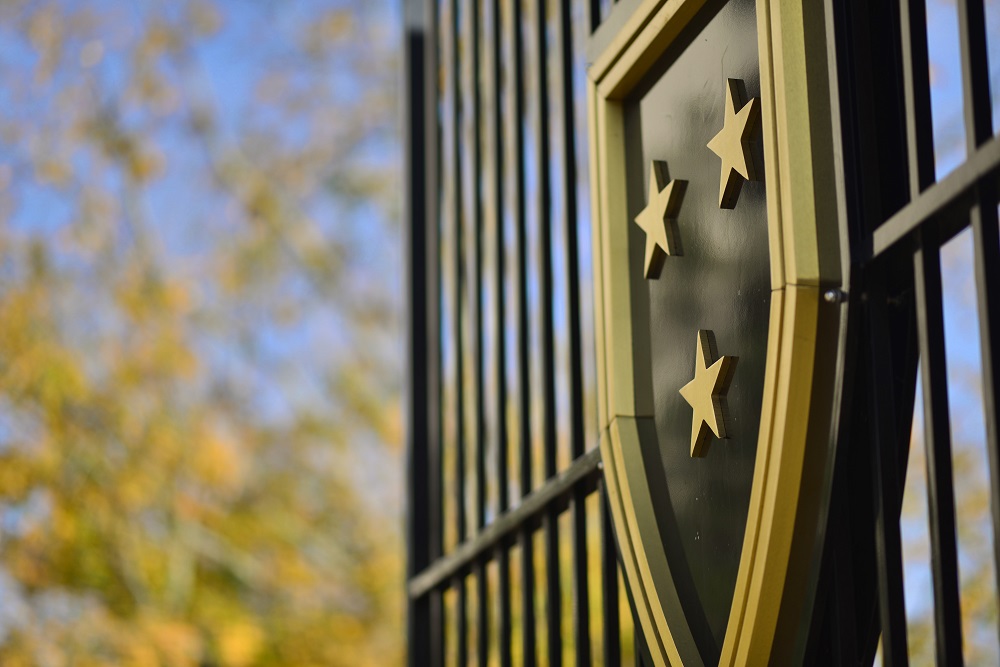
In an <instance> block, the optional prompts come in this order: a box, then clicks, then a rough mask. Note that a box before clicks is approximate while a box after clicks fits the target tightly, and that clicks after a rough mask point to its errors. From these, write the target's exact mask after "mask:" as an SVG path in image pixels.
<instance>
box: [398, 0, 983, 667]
mask: <svg viewBox="0 0 1000 667" xmlns="http://www.w3.org/2000/svg"><path fill="white" fill-rule="evenodd" d="M635 4H636V3H635V2H634V1H633V0H622V1H621V2H620V3H611V2H598V1H597V0H592V1H590V2H586V3H572V2H571V1H570V0H559V1H558V2H556V1H546V0H537V1H532V2H530V3H524V2H517V1H515V2H509V1H506V0H410V1H408V2H407V3H406V5H405V7H406V12H407V37H406V39H407V42H406V49H407V51H406V58H407V64H406V80H405V83H406V86H407V115H406V122H407V149H408V173H407V179H408V180H407V187H408V192H407V201H408V203H409V206H408V212H409V215H410V220H409V221H408V225H407V229H408V230H409V234H410V238H409V259H410V266H409V269H408V276H409V279H410V282H409V286H408V289H409V292H408V296H407V298H408V305H409V308H410V325H411V336H410V339H409V343H410V350H409V358H410V368H409V378H410V392H409V399H408V400H409V405H408V410H409V418H410V431H409V434H410V441H409V443H408V452H409V461H408V466H409V468H408V479H409V491H408V512H409V519H408V530H409V535H408V550H409V553H408V557H409V560H408V562H409V569H408V595H409V621H408V623H409V625H408V632H409V649H410V650H409V661H410V664H413V665H438V664H455V663H457V664H466V663H467V662H468V661H470V659H472V658H475V659H476V660H477V662H478V664H482V665H485V664H499V665H509V664H512V663H516V664H524V665H532V664H537V663H541V664H552V665H555V664H564V662H571V661H572V662H573V663H574V664H578V665H585V664H592V663H594V662H597V663H601V664H606V665H617V664H620V662H622V660H623V659H624V660H625V661H629V660H634V659H635V657H634V656H638V655H641V654H642V647H641V642H639V643H637V644H635V645H633V644H632V643H631V642H632V641H633V630H632V627H633V624H632V619H631V615H630V613H629V611H628V606H627V601H626V600H627V598H626V593H625V589H624V588H623V587H622V584H621V580H620V574H619V573H618V569H617V565H616V554H615V546H614V537H613V534H612V530H611V526H610V523H609V521H610V519H609V516H608V511H607V508H606V505H605V504H604V502H603V500H602V495H603V492H602V490H601V479H600V461H599V454H598V452H597V449H596V445H597V440H596V438H597V435H596V432H595V429H594V422H595V418H594V414H593V408H592V396H591V394H592V391H593V363H594V362H593V353H592V340H591V339H590V338H589V336H590V332H591V331H592V322H591V320H590V314H589V310H588V308H589V304H590V300H591V294H590V282H589V260H590V252H589V228H590V219H589V211H588V210H587V202H588V198H587V193H586V183H585V182H584V179H585V177H586V174H587V166H586V156H587V150H586V145H585V141H586V131H585V128H586V124H585V123H586V119H585V118H584V117H583V116H581V113H582V111H581V110H582V109H583V108H584V104H583V103H582V99H581V96H582V93H583V91H582V90H581V86H582V83H583V72H584V68H585V63H586V51H587V48H588V43H590V44H593V43H599V42H600V41H601V40H602V33H607V34H611V33H612V32H613V30H614V25H615V24H616V21H618V20H620V19H619V18H618V16H625V15H627V12H628V11H630V7H631V6H633V5H635ZM815 4H816V8H817V9H818V8H819V7H820V4H821V3H815ZM957 9H958V17H959V28H960V33H961V34H960V39H959V47H960V51H961V53H960V56H961V71H962V90H963V101H962V105H963V109H964V128H965V133H966V137H965V143H966V148H967V157H966V160H965V161H964V162H963V163H962V164H961V165H959V166H958V167H957V168H955V169H954V170H953V171H951V172H950V173H949V174H948V175H947V176H946V177H945V178H943V179H942V180H941V181H939V182H935V169H934V130H933V123H932V117H931V97H930V79H929V76H930V75H929V65H928V46H927V24H926V15H925V4H924V2H922V0H898V1H897V0H892V1H880V2H871V1H870V0H843V1H838V2H834V1H832V0H827V1H826V2H824V3H822V11H823V12H824V20H825V21H826V23H827V29H828V31H830V34H831V37H832V39H831V40H829V41H830V44H831V45H832V47H831V51H830V54H829V56H830V57H829V63H828V64H829V80H830V83H831V87H832V88H831V89H832V90H834V91H835V95H834V101H835V104H834V108H833V109H831V113H832V114H833V119H834V124H833V127H834V132H835V133H836V136H837V141H838V143H839V145H840V146H841V149H842V150H841V153H840V155H839V158H838V159H839V164H838V167H839V169H838V171H839V174H838V181H837V182H836V183H833V184H831V187H836V188H838V197H839V199H840V200H841V203H842V206H841V207H840V209H841V211H842V219H841V227H842V235H843V239H844V243H843V246H844V247H849V248H850V267H849V269H850V270H849V272H848V273H849V275H850V279H849V282H848V289H847V294H846V295H844V298H845V304H844V307H845V308H847V309H848V313H849V316H848V318H846V321H847V322H848V324H847V326H848V327H849V329H848V333H849V336H848V340H849V341H850V343H849V345H848V348H847V350H846V352H845V353H846V355H847V360H846V363H845V368H847V369H848V372H847V373H846V374H845V376H844V377H843V378H842V379H841V385H842V392H841V394H842V396H841V398H842V400H840V404H841V406H842V408H841V415H840V435H839V440H838V444H837V447H836V460H835V465H834V468H833V493H832V496H831V501H830V502H831V504H830V510H829V521H828V526H827V530H826V535H827V537H826V542H825V545H826V546H825V552H824V561H823V565H822V568H821V571H820V577H819V582H818V584H817V586H818V592H817V595H816V598H815V599H816V606H815V610H814V612H813V614H812V621H811V628H812V629H811V632H810V633H809V634H808V642H807V643H808V646H809V648H808V650H807V653H806V655H807V656H809V657H808V660H809V664H855V663H859V662H860V663H865V662H867V663H869V664H870V662H871V660H872V659H873V658H874V656H875V654H876V650H877V646H878V645H879V643H880V642H881V647H882V657H883V660H884V662H885V664H891V665H903V664H907V660H908V657H907V655H908V654H907V636H906V635H907V619H906V608H905V605H904V599H903V554H902V548H901V537H900V512H901V501H902V497H903V490H904V489H903V480H904V476H905V473H906V467H907V461H908V455H909V445H910V437H911V426H912V415H913V408H914V401H915V396H916V387H917V383H918V381H919V382H920V383H921V386H922V396H923V417H924V420H925V424H924V439H925V447H926V451H927V456H926V476H927V495H928V516H929V524H928V531H929V539H930V545H931V570H932V581H933V615H934V628H935V630H934V644H935V650H936V653H937V661H938V663H939V664H942V665H945V664H946V665H957V664H961V662H962V631H963V628H962V615H961V613H960V610H959V602H960V597H959V596H960V585H959V584H960V581H959V571H958V568H959V559H958V551H957V546H956V509H955V484H956V480H955V479H954V473H953V470H952V451H951V450H952V446H951V444H952V443H951V429H950V424H949V418H950V415H949V406H948V393H949V385H948V382H947V378H946V355H945V343H944V317H943V300H942V271H941V261H940V248H941V247H942V245H943V244H945V243H946V242H947V241H948V240H949V239H951V238H953V237H954V236H955V235H956V234H958V233H960V232H962V231H963V230H966V229H969V228H971V233H972V235H973V249H974V250H973V253H974V254H973V256H974V276H975V288H976V299H977V304H978V321H979V339H980V353H981V358H982V396H983V402H984V406H983V411H984V415H985V421H986V439H987V442H986V450H987V452H988V454H989V459H988V461H989V480H990V486H989V493H990V507H991V518H992V531H993V540H994V547H993V560H994V566H995V569H996V566H997V565H998V564H1000V455H998V452H1000V449H998V434H997V413H998V410H997V395H998V387H997V383H998V381H1000V360H998V352H997V351H998V346H997V338H998V336H1000V303H998V300H1000V241H998V231H997V205H998V189H997V188H998V180H1000V178H998V177H1000V139H998V138H996V137H995V136H994V129H993V127H992V125H991V118H992V107H991V97H990V82H989V62H988V55H987V29H986V19H985V11H984V5H983V1H982V0H958V2H957ZM602 21H604V23H605V25H604V26H601V23H602ZM592 48H593V47H592ZM831 298H838V297H837V296H836V295H832V296H831ZM918 372H919V378H918ZM959 481H960V480H959ZM995 576H996V577H1000V572H997V573H995ZM636 634H637V633H636Z"/></svg>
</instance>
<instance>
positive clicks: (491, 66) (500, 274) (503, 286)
mask: <svg viewBox="0 0 1000 667" xmlns="http://www.w3.org/2000/svg"><path fill="white" fill-rule="evenodd" d="M489 6H490V20H489V22H488V24H489V37H488V38H487V43H488V48H487V55H488V58H487V60H488V63H487V66H486V68H485V69H484V70H483V72H484V81H485V87H486V89H487V90H488V91H490V102H491V110H490V113H489V114H487V133H488V135H489V136H490V138H491V149H492V150H491V151H490V156H491V157H492V176H493V184H492V188H491V189H490V205H489V210H490V211H492V215H493V225H494V228H493V232H494V234H493V244H494V247H493V270H494V273H493V283H494V287H493V290H494V291H493V301H494V311H493V312H494V320H495V322H494V328H493V350H494V356H493V363H494V374H493V378H494V386H493V393H494V396H493V398H494V403H493V443H494V452H495V454H496V462H495V465H496V485H497V494H496V496H497V512H498V513H503V512H506V511H507V509H509V506H510V478H509V468H508V438H507V281H506V275H507V274H506V267H507V256H506V254H507V239H506V234H505V222H506V220H505V218H506V214H505V212H506V210H507V209H506V200H505V197H504V194H505V187H504V124H503V122H502V119H503V118H504V109H503V103H504V97H503V95H502V93H501V82H502V80H503V78H502V77H503V68H502V63H503V44H502V30H501V24H502V17H501V13H500V12H501V9H500V0H492V2H491V3H490V4H489ZM496 558H497V598H498V609H497V648H498V649H499V658H500V667H510V665H511V661H512V646H511V644H512V632H511V590H510V552H509V551H508V547H507V546H506V545H504V544H500V545H499V547H498V548H497V556H496Z"/></svg>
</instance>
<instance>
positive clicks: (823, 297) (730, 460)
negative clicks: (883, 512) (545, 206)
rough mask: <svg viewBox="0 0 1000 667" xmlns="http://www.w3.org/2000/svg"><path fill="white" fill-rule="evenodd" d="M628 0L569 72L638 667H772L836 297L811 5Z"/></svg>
mask: <svg viewBox="0 0 1000 667" xmlns="http://www.w3.org/2000/svg"><path fill="white" fill-rule="evenodd" d="M810 4H811V3H808V2H801V1H799V2H790V1H785V0H759V1H758V2H754V1H753V0H729V2H705V1H704V0H667V1H666V2H663V1H653V0H649V1H647V2H644V3H642V4H641V5H640V7H639V9H637V10H636V11H635V12H634V13H633V14H632V15H631V16H630V18H629V19H628V21H627V22H626V24H625V25H624V26H622V27H621V28H620V29H619V30H618V32H617V33H616V34H615V35H614V37H613V38H612V39H611V40H610V42H609V43H607V45H606V46H605V48H603V49H602V50H601V52H600V54H599V55H598V56H597V57H596V59H595V60H594V62H593V64H592V65H591V67H590V69H589V78H590V83H589V99H588V104H589V109H588V111H589V117H590V137H591V156H590V162H591V174H592V176H591V178H592V184H593V186H592V192H593V211H594V225H595V233H594V235H593V237H594V246H595V247H594V257H595V293H596V309H595V314H596V320H597V348H598V384H599V395H600V400H599V416H600V421H601V433H602V435H601V454H602V460H603V465H604V476H605V480H606V486H607V489H608V495H609V501H610V505H611V509H612V515H613V518H614V523H615V531H616V536H617V539H618V545H619V549H620V555H621V559H622V565H623V569H624V572H625V575H626V579H627V582H628V586H629V590H630V592H631V595H632V598H633V601H634V605H635V610H636V615H637V617H638V619H639V621H640V625H641V627H642V632H643V634H644V636H645V638H646V643H647V645H648V646H649V649H650V653H651V656H652V658H653V660H654V662H655V663H656V664H659V665H665V664H672V665H716V664H724V665H732V664H741V665H742V664H765V663H769V662H774V663H777V664H785V662H786V660H788V659H789V657H790V656H791V655H792V652H793V651H794V650H795V646H796V642H801V641H802V637H803V636H804V635H803V633H804V632H805V630H806V629H804V628H803V627H802V625H803V622H802V620H801V619H802V618H803V611H804V610H807V609H809V608H811V598H810V596H811V595H813V591H815V588H816V586H815V579H816V577H817V576H818V574H817V573H818V561H819V560H820V554H821V553H822V538H823V535H822V532H823V531H822V530H821V528H820V527H821V526H823V525H824V522H823V521H822V517H823V512H824V509H825V503H826V501H827V497H828V493H829V478H830V474H829V473H830V470H829V469H830V467H831V461H832V456H831V451H832V446H831V443H832V440H833V433H834V432H835V426H836V424H835V421H836V419H835V412H834V405H833V404H834V401H833V400H831V396H833V395H834V389H835V387H834V383H835V382H836V379H837V377H839V375H840V374H839V373H838V368H837V364H838V358H837V347H838V345H837V340H836V337H837V335H838V333H837V332H838V331H839V330H840V326H839V324H840V322H839V318H840V317H841V315H840V309H839V308H838V307H837V304H836V301H837V295H838V292H837V290H836V287H837V286H839V285H840V276H841V274H842V271H843V269H842V266H841V262H842V261H843V259H842V257H841V251H840V248H841V245H842V244H841V241H840V239H839V236H838V234H839V232H838V229H839V228H838V224H837V215H838V213H837V199H836V197H835V193H834V186H833V178H832V174H833V169H834V166H833V159H834V157H833V156H834V151H833V149H832V139H831V136H832V133H831V131H830V126H831V120H830V106H831V105H830V100H829V98H830V95H829V90H828V74H827V70H826V69H825V68H826V64H825V63H826V60H825V59H826V28H825V26H824V24H823V17H822V11H823V9H822V6H821V5H819V4H817V6H816V7H810V6H809V5H810Z"/></svg>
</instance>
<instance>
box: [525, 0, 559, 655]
mask: <svg viewBox="0 0 1000 667" xmlns="http://www.w3.org/2000/svg"><path fill="white" fill-rule="evenodd" d="M547 4H548V0H536V2H535V3H534V10H535V11H534V13H533V15H532V16H531V19H530V20H531V23H532V24H533V27H534V38H535V43H534V54H535V62H534V67H533V71H532V75H533V76H532V77H531V93H532V97H533V98H534V100H535V104H534V111H535V113H534V114H531V115H530V116H529V117H530V118H531V138H532V139H533V141H534V144H535V150H534V155H535V178H536V184H537V188H536V192H535V197H534V200H535V203H536V205H537V223H538V226H537V235H538V246H539V247H538V253H537V258H538V293H539V297H540V299H539V301H540V303H539V313H538V317H539V321H540V324H541V326H540V337H541V383H540V384H541V394H542V396H541V398H542V455H543V465H542V467H543V472H544V475H545V478H546V479H550V478H551V477H552V476H553V475H555V473H556V391H555V389H556V388H555V326H554V318H555V312H554V310H555V306H554V299H553V280H552V251H553V247H552V178H551V172H550V169H551V160H550V156H551V150H550V146H549V130H550V124H549V113H550V107H549V86H548V56H549V48H548V16H547V11H546V5H547ZM543 526H544V544H545V629H546V636H547V637H548V641H547V642H546V644H545V646H546V648H547V659H546V663H547V664H549V665H560V664H562V592H561V586H560V575H559V570H560V568H559V522H558V517H557V516H556V514H555V513H554V512H549V513H548V514H546V516H545V517H544V520H543Z"/></svg>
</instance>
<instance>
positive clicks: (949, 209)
mask: <svg viewBox="0 0 1000 667" xmlns="http://www.w3.org/2000/svg"><path fill="white" fill-rule="evenodd" d="M998 172H1000V137H994V138H993V139H990V140H989V141H987V142H986V143H984V144H983V145H982V146H981V147H980V148H979V150H977V151H976V152H975V153H972V154H970V155H969V157H968V159H967V160H966V161H965V162H964V163H963V164H962V165H961V166H959V167H957V168H956V169H955V171H953V172H951V173H950V174H949V175H948V176H947V177H945V178H944V179H942V180H941V181H938V182H937V183H935V184H934V185H932V186H931V187H929V188H927V189H926V190H925V191H924V192H923V194H921V195H920V196H919V197H917V198H916V199H915V200H913V201H911V202H910V203H909V204H907V205H906V206H904V207H903V208H902V209H901V210H899V211H898V212H897V213H895V214H894V215H893V216H892V217H891V218H889V219H888V220H886V221H885V222H883V223H882V224H881V225H880V226H879V227H878V229H876V230H875V234H874V235H873V237H872V254H871V257H870V258H867V259H874V258H877V257H879V256H881V255H882V254H884V253H885V252H886V251H887V250H888V249H889V248H892V247H893V246H895V245H896V244H897V243H899V242H900V241H902V240H903V239H904V238H906V237H908V236H909V235H910V234H912V233H913V232H914V231H915V230H916V229H917V228H918V227H920V226H921V225H922V224H924V222H925V221H927V220H930V219H931V218H941V217H947V218H949V219H959V218H960V217H961V216H964V214H965V212H966V211H967V210H968V208H969V207H970V206H971V205H972V202H973V194H974V191H975V189H976V187H982V186H983V185H986V186H987V187H993V186H994V184H995V183H996V181H997V178H998V175H1000V174H998ZM994 203H995V202H994ZM964 227H965V224H964V222H963V223H962V224H959V225H952V226H948V227H946V228H944V229H941V230H939V234H940V235H939V239H938V240H939V242H940V243H942V244H943V243H946V242H947V241H948V238H950V237H949V235H950V234H954V233H956V232H957V231H959V230H960V229H962V228H964ZM861 259H866V258H861Z"/></svg>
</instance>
